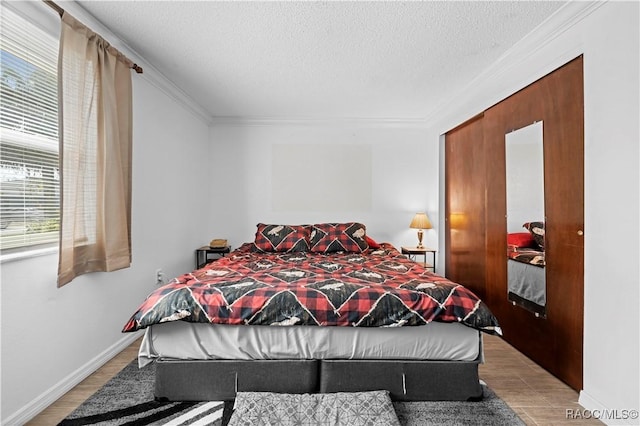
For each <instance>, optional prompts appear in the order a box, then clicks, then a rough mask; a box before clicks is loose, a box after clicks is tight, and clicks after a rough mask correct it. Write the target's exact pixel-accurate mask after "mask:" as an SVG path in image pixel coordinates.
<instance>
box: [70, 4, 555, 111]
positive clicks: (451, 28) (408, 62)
mask: <svg viewBox="0 0 640 426" xmlns="http://www.w3.org/2000/svg"><path fill="white" fill-rule="evenodd" d="M77 3H78V4H80V5H81V6H82V7H83V8H85V9H86V10H87V11H88V12H89V13H90V14H92V15H93V16H94V17H96V18H97V19H98V20H99V21H101V22H102V23H103V24H104V25H106V26H107V27H108V28H109V29H111V31H112V32H113V33H114V34H116V35H117V36H118V37H120V38H121V39H122V40H123V41H125V42H126V43H127V44H128V45H129V47H131V48H132V49H133V50H135V51H136V52H137V53H138V54H140V55H141V56H142V57H143V58H144V59H145V61H146V62H148V63H150V64H151V65H153V66H154V67H155V68H157V69H158V70H159V71H160V72H161V73H162V74H164V75H165V77H167V78H168V79H169V80H171V81H172V82H173V83H174V84H176V85H177V86H178V87H180V88H181V89H182V90H183V91H184V92H186V93H187V94H188V95H189V96H190V97H191V98H192V99H193V100H194V101H195V102H196V103H197V104H199V105H200V106H202V107H203V108H204V109H206V110H207V111H208V112H209V113H210V114H211V116H212V117H235V118H275V119H295V118H322V119H326V118H367V119H370V118H373V119H376V118H379V119H419V118H424V117H426V116H429V115H430V114H431V113H433V111H434V110H435V109H436V108H438V106H439V105H441V104H442V103H443V102H444V101H445V100H446V98H447V97H448V96H451V94H453V93H455V92H456V91H458V90H460V88H462V87H464V86H465V85H467V84H469V82H470V81H471V80H472V79H473V78H474V77H475V76H477V75H478V74H480V73H481V72H482V71H483V70H484V69H486V68H487V67H488V66H489V65H491V64H492V63H493V62H495V61H496V60H497V59H498V58H499V57H500V56H501V55H502V54H504V53H505V51H507V50H508V49H509V48H510V47H511V46H513V44H514V43H516V42H517V41H518V40H520V39H522V38H523V37H524V36H525V35H526V34H528V33H529V32H531V31H532V30H533V29H534V28H535V27H536V26H537V25H539V24H540V23H541V22H543V21H544V20H545V19H546V18H548V17H549V16H550V15H551V14H553V13H554V12H555V11H556V10H557V9H558V8H560V7H561V6H562V5H563V4H564V2H549V1H541V2H532V1H515V2H505V1H497V2H486V1H470V2H466V1H465V2H459V1H444V2H430V1H429V2H335V1H332V2H244V1H242V2H241V1H238V2H217V1H198V2H179V1H124V2H120V1H78V2H77ZM132 59H133V60H135V59H136V58H132Z"/></svg>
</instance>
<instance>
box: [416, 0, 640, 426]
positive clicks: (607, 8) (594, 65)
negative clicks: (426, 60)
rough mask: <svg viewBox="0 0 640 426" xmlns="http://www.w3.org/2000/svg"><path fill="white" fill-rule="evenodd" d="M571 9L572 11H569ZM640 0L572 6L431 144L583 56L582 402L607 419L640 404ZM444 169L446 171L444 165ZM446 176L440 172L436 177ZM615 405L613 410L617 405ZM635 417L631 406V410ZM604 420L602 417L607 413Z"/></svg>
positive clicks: (456, 107) (458, 107) (470, 92)
mask: <svg viewBox="0 0 640 426" xmlns="http://www.w3.org/2000/svg"><path fill="white" fill-rule="evenodd" d="M573 12H577V13H573ZM639 15H640V4H639V3H638V2H606V3H595V4H590V3H582V2H574V3H570V4H569V5H568V8H565V9H564V10H563V11H561V13H560V14H559V15H557V16H555V17H554V21H553V22H552V23H557V22H558V20H560V21H563V22H564V23H563V24H562V25H560V28H561V30H557V26H554V25H547V26H543V27H542V28H538V31H537V32H536V34H535V35H533V36H532V37H530V38H529V39H527V40H525V41H523V42H522V43H520V44H519V45H518V46H516V48H514V49H513V50H512V51H511V52H510V54H509V55H508V56H507V57H505V58H503V60H502V61H501V62H499V63H498V64H496V65H495V67H494V68H493V69H492V70H490V71H489V72H487V73H485V74H484V75H482V76H480V77H479V79H478V80H477V81H475V82H474V83H473V85H472V86H471V87H469V88H465V90H463V91H461V92H460V93H456V94H452V99H454V101H452V103H451V104H450V105H449V106H448V108H447V109H443V113H442V115H441V116H440V117H438V118H439V120H437V122H435V123H434V124H433V127H434V130H433V132H432V133H431V134H429V135H428V139H429V140H433V141H438V140H440V135H442V134H444V133H445V132H446V131H447V130H449V129H451V128H452V127H454V126H456V125H457V124H459V123H461V122H463V121H464V120H466V119H468V118H470V117H472V116H473V115H475V114H477V113H479V112H481V111H482V110H484V109H486V108H488V107H490V106H491V105H493V104H495V103H496V102H498V101H499V100H501V99H503V98H505V97H506V96H508V95H509V94H511V93H514V92H516V91H517V90H519V89H521V88H522V87H524V86H526V85H527V84H529V83H531V82H533V81H535V80H536V79H538V78H540V77H542V76H543V75H545V74H547V73H548V72H550V71H552V70H553V69H555V68H557V67H559V66H561V65H562V64H564V63H566V62H568V61H569V60H571V59H573V58H574V57H576V56H578V55H579V54H584V95H585V111H584V120H585V121H584V126H585V128H584V132H585V152H584V161H585V206H584V211H585V230H584V231H585V234H584V237H585V241H584V246H585V257H584V263H585V274H584V276H585V282H584V289H585V303H584V383H583V387H584V389H583V390H582V392H581V393H580V404H581V405H583V406H584V407H585V408H587V409H590V410H609V411H608V412H603V411H600V413H602V414H603V418H601V420H602V421H604V422H605V423H607V424H637V422H638V420H637V419H631V418H629V417H627V418H625V416H626V415H625V413H624V411H623V410H638V409H640V391H639V386H640V362H639V361H638V360H639V359H640V350H639V346H640V332H639V330H640V317H639V301H640V292H639V287H640V285H639V283H640V275H639V269H638V259H639V258H640V252H639V247H640V246H639V244H638V236H639V235H640V232H639V226H638V225H639V223H638V222H639V220H638V219H639V217H640V212H639V207H638V204H639V195H640V178H639V172H638V169H639V168H638V161H639V153H640V150H639V145H640V132H639V126H640V124H639V117H640V107H639V102H640V98H639V93H640V85H639V78H640V70H639V63H640V57H639V55H640V45H639V44H640V34H639V27H640V23H639ZM441 173H442V171H441ZM441 176H442V174H441ZM615 410H617V411H615ZM636 413H637V411H636ZM607 417H608V418H607Z"/></svg>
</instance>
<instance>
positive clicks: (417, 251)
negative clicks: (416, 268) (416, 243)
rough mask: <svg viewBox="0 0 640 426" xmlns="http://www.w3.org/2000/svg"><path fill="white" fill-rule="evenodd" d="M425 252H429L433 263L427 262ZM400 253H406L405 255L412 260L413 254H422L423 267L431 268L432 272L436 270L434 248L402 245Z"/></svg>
mask: <svg viewBox="0 0 640 426" xmlns="http://www.w3.org/2000/svg"><path fill="white" fill-rule="evenodd" d="M427 253H431V255H432V256H433V265H430V264H429V263H427ZM402 254H406V255H407V257H409V259H412V260H413V259H414V257H415V256H417V255H422V256H423V259H424V260H423V263H422V264H423V265H424V267H425V268H426V269H431V271H433V272H435V271H436V250H434V249H431V248H429V247H422V248H417V247H402Z"/></svg>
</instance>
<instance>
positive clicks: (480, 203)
mask: <svg viewBox="0 0 640 426" xmlns="http://www.w3.org/2000/svg"><path fill="white" fill-rule="evenodd" d="M445 150H446V153H445V238H446V241H445V246H446V251H445V255H446V258H445V259H446V261H445V268H446V276H447V278H449V279H450V280H452V281H454V282H457V283H460V284H463V285H464V286H465V287H467V288H469V289H470V290H472V291H473V292H474V293H476V294H477V295H478V296H480V297H481V298H483V299H484V298H485V296H486V293H485V266H486V259H485V256H486V250H485V226H484V222H485V208H486V202H485V187H486V182H485V178H484V177H485V169H486V162H485V147H484V135H483V127H482V116H477V117H474V118H473V119H471V120H469V121H467V122H466V123H464V124H463V125H461V126H459V127H457V128H456V129H454V130H452V131H450V132H448V133H447V134H446V136H445Z"/></svg>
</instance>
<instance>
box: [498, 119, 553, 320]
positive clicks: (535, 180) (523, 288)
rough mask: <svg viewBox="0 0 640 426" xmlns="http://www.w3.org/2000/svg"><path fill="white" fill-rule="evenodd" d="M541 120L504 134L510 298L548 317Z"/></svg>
mask: <svg viewBox="0 0 640 426" xmlns="http://www.w3.org/2000/svg"><path fill="white" fill-rule="evenodd" d="M542 129H543V124H542V122H541V121H539V122H536V123H534V124H531V125H529V126H527V127H523V128H521V129H518V130H514V131H513V132H510V133H507V134H506V135H505V158H506V178H507V182H506V183H507V283H508V284H507V288H508V298H509V301H511V303H513V304H514V305H518V306H521V307H523V308H525V309H527V310H529V311H531V312H533V313H534V314H535V315H536V316H540V317H546V304H547V294H546V276H545V263H546V262H545V250H544V237H545V235H544V234H545V226H544V217H545V214H544V155H543V153H544V149H543V140H542Z"/></svg>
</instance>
